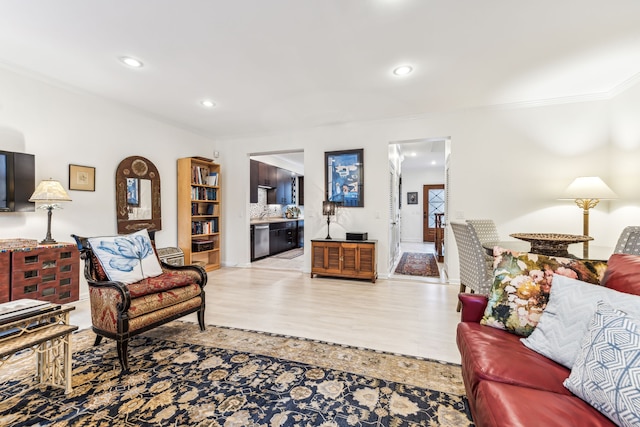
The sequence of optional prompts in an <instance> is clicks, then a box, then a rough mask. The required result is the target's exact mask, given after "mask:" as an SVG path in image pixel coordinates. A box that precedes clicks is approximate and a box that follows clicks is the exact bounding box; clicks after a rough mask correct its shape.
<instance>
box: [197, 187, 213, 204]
mask: <svg viewBox="0 0 640 427" xmlns="http://www.w3.org/2000/svg"><path fill="white" fill-rule="evenodd" d="M191 200H213V201H215V200H218V189H216V188H205V187H191Z"/></svg>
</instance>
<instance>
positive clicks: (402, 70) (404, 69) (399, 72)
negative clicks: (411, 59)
mask: <svg viewBox="0 0 640 427" xmlns="http://www.w3.org/2000/svg"><path fill="white" fill-rule="evenodd" d="M412 71H413V68H411V67H410V66H408V65H401V66H399V67H397V68H395V69H394V70H393V74H395V75H396V76H406V75H407V74H409V73H411V72H412Z"/></svg>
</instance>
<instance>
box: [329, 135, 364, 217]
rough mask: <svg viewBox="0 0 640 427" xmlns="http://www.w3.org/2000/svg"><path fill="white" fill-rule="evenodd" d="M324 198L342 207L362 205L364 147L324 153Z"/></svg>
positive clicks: (360, 206) (358, 206)
mask: <svg viewBox="0 0 640 427" xmlns="http://www.w3.org/2000/svg"><path fill="white" fill-rule="evenodd" d="M324 174H325V175H324V178H325V181H324V182H325V184H324V191H325V196H326V200H327V201H329V202H335V203H337V204H338V206H342V207H348V208H351V207H355V208H362V207H364V149H362V148H361V149H357V150H344V151H327V152H325V153H324Z"/></svg>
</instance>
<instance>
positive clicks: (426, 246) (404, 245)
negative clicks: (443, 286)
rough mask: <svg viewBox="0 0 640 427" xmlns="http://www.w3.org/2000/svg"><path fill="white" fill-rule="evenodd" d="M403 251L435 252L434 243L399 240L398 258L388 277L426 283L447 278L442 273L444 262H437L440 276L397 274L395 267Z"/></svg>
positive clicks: (440, 281)
mask: <svg viewBox="0 0 640 427" xmlns="http://www.w3.org/2000/svg"><path fill="white" fill-rule="evenodd" d="M405 252H420V253H428V254H435V253H436V246H435V244H434V243H430V242H400V253H399V254H398V259H397V260H396V262H395V263H394V264H393V268H392V269H391V271H390V274H389V278H390V279H394V280H414V281H420V282H426V283H446V281H447V278H446V276H445V274H444V263H441V262H439V263H438V268H439V269H440V277H421V276H409V275H405V274H397V273H396V272H395V271H396V267H397V266H398V262H400V258H402V254H403V253H405Z"/></svg>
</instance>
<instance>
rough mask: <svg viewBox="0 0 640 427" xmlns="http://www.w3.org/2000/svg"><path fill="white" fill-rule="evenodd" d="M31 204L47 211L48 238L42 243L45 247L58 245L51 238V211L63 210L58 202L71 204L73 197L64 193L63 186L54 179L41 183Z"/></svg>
mask: <svg viewBox="0 0 640 427" xmlns="http://www.w3.org/2000/svg"><path fill="white" fill-rule="evenodd" d="M29 201H30V202H36V203H39V204H40V206H38V209H46V210H47V237H45V238H44V240H43V241H41V242H40V243H41V244H43V245H52V244H54V243H56V241H55V240H53V239H52V238H51V211H52V210H53V209H62V208H61V206H60V205H59V204H58V202H70V201H71V197H69V195H68V194H67V192H66V191H64V188H62V184H60V182H58V181H56V180H54V179H45V180H42V181H40V184H38V187H37V188H36V191H34V192H33V194H32V195H31V197H30V198H29Z"/></svg>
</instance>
